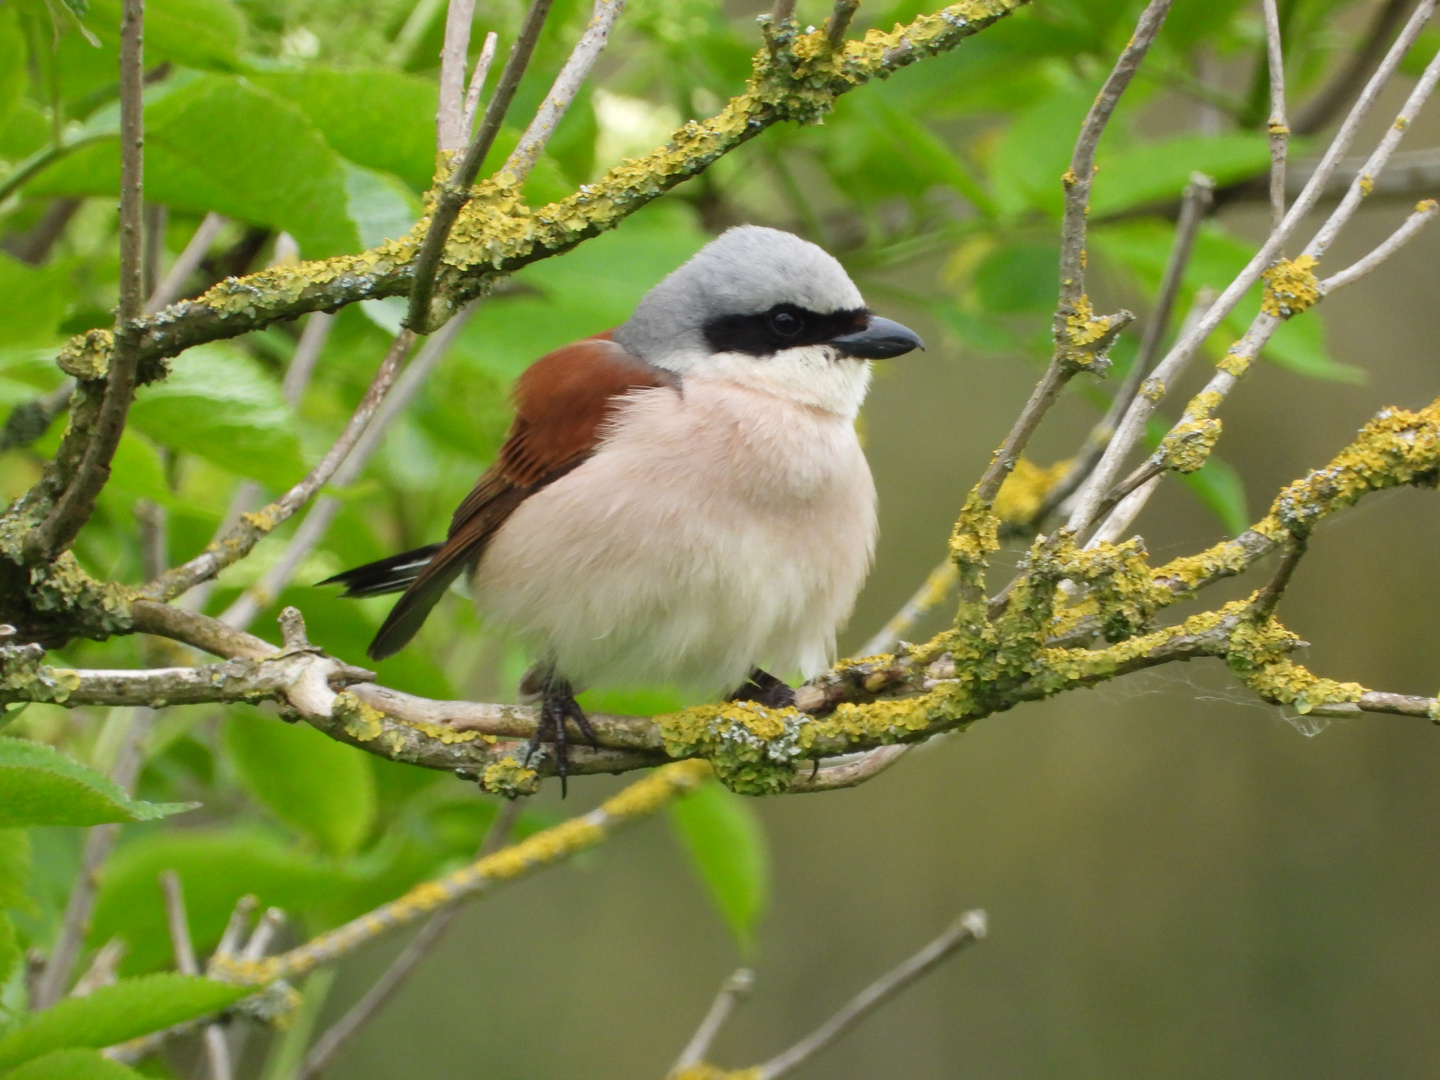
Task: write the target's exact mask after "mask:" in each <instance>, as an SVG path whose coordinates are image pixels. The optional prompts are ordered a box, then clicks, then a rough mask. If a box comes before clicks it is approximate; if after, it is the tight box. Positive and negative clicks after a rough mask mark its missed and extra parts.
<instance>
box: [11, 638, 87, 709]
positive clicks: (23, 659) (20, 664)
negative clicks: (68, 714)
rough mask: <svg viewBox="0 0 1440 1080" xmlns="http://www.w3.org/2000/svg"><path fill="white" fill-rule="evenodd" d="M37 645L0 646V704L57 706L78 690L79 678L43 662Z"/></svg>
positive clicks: (42, 654)
mask: <svg viewBox="0 0 1440 1080" xmlns="http://www.w3.org/2000/svg"><path fill="white" fill-rule="evenodd" d="M44 661H45V650H44V649H43V648H41V647H40V646H39V645H35V644H25V645H3V646H0V702H3V703H5V704H9V703H10V702H15V701H49V702H54V703H55V704H57V705H59V704H62V703H63V702H65V701H66V700H68V699H69V697H70V695H71V694H72V693H74V692H75V691H76V690H77V689H78V688H79V686H80V676H79V675H78V674H76V673H75V672H74V671H71V670H69V669H68V668H53V667H50V666H49V665H48V664H46V663H45V662H44Z"/></svg>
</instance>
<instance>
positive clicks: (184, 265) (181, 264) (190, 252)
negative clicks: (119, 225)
mask: <svg viewBox="0 0 1440 1080" xmlns="http://www.w3.org/2000/svg"><path fill="white" fill-rule="evenodd" d="M224 227H225V219H224V218H223V217H221V216H220V215H219V214H217V213H214V212H213V211H212V212H211V213H208V214H206V215H205V216H204V217H203V218H202V219H201V220H200V224H199V225H198V226H197V227H196V229H195V233H194V235H193V236H191V237H190V240H189V242H188V243H187V244H186V245H185V249H184V250H183V251H181V252H180V255H179V257H178V258H176V260H175V263H174V265H173V266H171V267H170V270H169V272H168V273H167V274H166V275H165V276H164V277H163V278H161V279H160V283H159V284H158V285H156V286H155V290H154V292H152V293H151V294H150V299H148V300H146V301H145V314H146V315H153V314H155V312H157V311H160V310H161V309H162V308H167V307H169V306H170V305H171V304H173V303H174V302H175V301H176V300H178V299H180V293H181V291H182V290H183V289H184V288H185V283H186V282H187V281H189V280H190V275H191V274H193V273H195V271H196V269H198V268H199V266H200V261H201V260H202V259H204V258H205V254H206V252H208V251H209V250H210V245H211V244H213V243H214V242H215V238H216V237H217V236H219V235H220V230H221V229H223V228H224Z"/></svg>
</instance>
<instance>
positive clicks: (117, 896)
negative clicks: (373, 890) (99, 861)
mask: <svg viewBox="0 0 1440 1080" xmlns="http://www.w3.org/2000/svg"><path fill="white" fill-rule="evenodd" d="M165 870H174V871H175V873H176V874H178V875H179V876H180V880H181V882H182V883H183V885H184V887H185V908H186V913H187V915H188V916H189V920H190V935H191V937H192V939H193V940H194V943H195V949H196V951H197V952H198V953H201V954H204V953H206V952H209V951H210V950H211V949H213V948H214V947H215V944H216V943H217V942H218V941H219V940H220V934H221V933H222V932H223V931H224V929H225V923H226V921H227V920H228V919H229V918H230V913H231V911H233V910H234V908H235V902H236V901H237V900H239V899H240V897H242V896H244V895H246V894H247V893H253V894H254V895H255V896H257V897H259V899H260V902H261V904H264V905H274V906H276V907H280V908H283V909H284V910H286V911H288V912H291V913H296V912H303V911H306V910H308V909H310V908H311V907H313V906H314V905H315V904H316V903H318V902H319V901H321V900H322V899H324V898H325V897H327V896H329V895H332V894H334V893H336V892H341V891H344V890H345V889H346V888H347V886H348V884H349V882H348V881H347V880H346V878H345V877H344V876H343V874H341V873H340V872H339V871H338V870H336V869H334V868H332V867H327V866H325V865H323V864H321V863H319V862H317V861H316V860H315V859H314V858H313V857H306V856H304V855H302V854H299V853H297V852H295V851H292V850H291V849H290V848H289V847H288V846H287V845H285V844H283V843H281V842H280V841H279V840H277V839H275V838H274V837H271V836H268V835H265V834H263V833H259V832H256V831H255V830H253V829H216V830H204V831H194V830H187V831H185V832H173V833H151V834H149V835H146V836H141V837H137V838H136V839H135V840H133V841H131V842H130V843H128V844H126V845H124V846H123V847H121V848H120V850H119V851H117V852H116V853H115V856H114V858H112V859H111V861H110V864H109V866H107V867H106V870H105V876H104V878H103V879H102V881H101V883H100V890H99V893H98V894H97V896H96V899H95V917H94V919H93V921H92V923H91V927H90V935H89V941H90V943H91V944H92V945H96V946H98V945H100V944H101V943H103V942H106V941H109V940H110V939H111V938H112V937H119V938H122V939H123V940H124V941H125V945H126V950H127V951H126V954H125V959H124V961H123V962H122V963H121V968H120V969H121V971H123V972H125V973H127V974H138V973H141V972H145V971H154V970H155V969H157V968H162V967H168V966H169V965H170V964H171V963H172V956H171V948H170V935H169V933H168V931H167V930H166V927H165V904H164V898H163V897H162V896H161V893H160V885H159V881H158V879H159V876H160V874H161V872H163V871H165Z"/></svg>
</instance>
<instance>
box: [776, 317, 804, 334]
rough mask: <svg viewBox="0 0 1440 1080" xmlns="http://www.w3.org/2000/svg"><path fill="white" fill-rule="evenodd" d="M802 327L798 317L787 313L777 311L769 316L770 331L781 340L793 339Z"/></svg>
mask: <svg viewBox="0 0 1440 1080" xmlns="http://www.w3.org/2000/svg"><path fill="white" fill-rule="evenodd" d="M803 327H804V323H802V322H801V321H800V317H799V316H798V315H792V314H791V313H790V312H788V311H777V312H776V313H775V314H774V315H771V316H770V329H771V330H774V331H775V333H777V334H779V335H780V336H781V337H783V338H793V337H794V336H795V335H796V334H798V333H800V331H801V329H802V328H803Z"/></svg>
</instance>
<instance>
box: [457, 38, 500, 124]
mask: <svg viewBox="0 0 1440 1080" xmlns="http://www.w3.org/2000/svg"><path fill="white" fill-rule="evenodd" d="M499 43H500V35H499V34H497V33H495V31H493V30H492V31H490V32H489V33H488V34H486V35H485V44H484V45H482V46H481V47H480V58H479V59H478V60H476V61H475V73H474V74H473V75H471V76H470V88H469V89H468V90H466V91H465V115H464V117H463V118H462V120H461V126H462V127H463V128H464V133H465V142H466V143H468V142H469V141H470V136H471V135H472V134H473V133H474V131H475V115H476V114H477V113H478V112H479V111H480V95H481V93H483V92H484V90H485V80H486V79H487V78H488V77H489V75H490V65H491V64H492V63H494V61H495V47H496V46H497V45H498V44H499ZM462 146H463V144H462Z"/></svg>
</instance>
